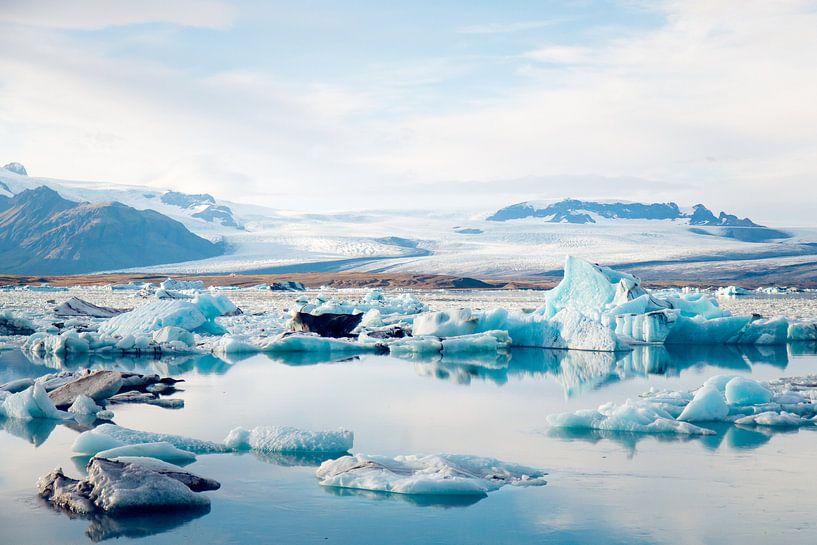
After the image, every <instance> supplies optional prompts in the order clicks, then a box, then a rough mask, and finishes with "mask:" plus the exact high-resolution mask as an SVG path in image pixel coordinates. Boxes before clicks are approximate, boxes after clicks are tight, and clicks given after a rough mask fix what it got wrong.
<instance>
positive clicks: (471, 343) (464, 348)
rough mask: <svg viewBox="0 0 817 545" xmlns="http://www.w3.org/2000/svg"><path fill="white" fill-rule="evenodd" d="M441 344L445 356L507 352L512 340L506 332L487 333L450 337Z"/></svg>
mask: <svg viewBox="0 0 817 545" xmlns="http://www.w3.org/2000/svg"><path fill="white" fill-rule="evenodd" d="M441 344H442V352H443V355H451V354H463V353H474V352H490V353H495V352H498V351H501V350H507V349H508V348H509V347H510V344H511V338H510V336H509V335H508V333H507V332H506V331H486V332H485V333H476V334H474V335H461V336H459V337H448V338H446V339H443V340H442V343H441Z"/></svg>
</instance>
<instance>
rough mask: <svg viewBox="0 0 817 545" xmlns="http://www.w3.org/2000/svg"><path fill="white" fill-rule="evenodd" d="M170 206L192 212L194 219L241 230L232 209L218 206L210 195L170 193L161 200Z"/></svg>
mask: <svg viewBox="0 0 817 545" xmlns="http://www.w3.org/2000/svg"><path fill="white" fill-rule="evenodd" d="M159 200H161V201H162V202H163V203H165V204H168V205H170V206H177V207H179V208H183V209H187V210H191V211H192V214H190V215H191V216H192V217H194V218H199V219H203V220H204V221H209V222H211V223H220V224H221V225H224V226H225V227H236V228H240V226H239V225H238V222H237V221H236V220H235V218H234V217H233V211H232V210H230V207H228V206H224V205H220V204H216V199H215V198H214V197H213V196H212V195H210V194H208V193H198V194H192V195H191V194H188V193H179V192H178V191H168V192H167V193H164V194H162V196H161V197H160V198H159Z"/></svg>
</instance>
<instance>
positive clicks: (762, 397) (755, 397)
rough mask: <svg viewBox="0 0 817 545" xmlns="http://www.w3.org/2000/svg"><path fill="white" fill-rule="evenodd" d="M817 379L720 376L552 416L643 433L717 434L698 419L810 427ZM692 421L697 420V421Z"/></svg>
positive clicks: (571, 423) (563, 423) (557, 422)
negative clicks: (688, 388)
mask: <svg viewBox="0 0 817 545" xmlns="http://www.w3.org/2000/svg"><path fill="white" fill-rule="evenodd" d="M814 399H817V378H813V377H794V378H785V379H781V380H779V381H775V382H771V383H768V384H766V383H763V382H759V381H755V380H752V379H749V378H744V377H735V376H730V375H717V376H714V377H711V378H710V379H708V380H707V381H706V382H704V384H703V385H702V386H701V387H700V388H698V389H697V390H695V391H694V392H691V393H690V392H676V391H671V390H661V391H656V390H650V391H648V392H645V393H643V394H641V396H640V399H638V400H627V402H626V403H625V404H624V405H621V406H618V405H615V404H614V403H607V404H604V405H602V406H600V407H599V408H598V410H596V411H594V410H579V411H576V412H573V413H563V414H556V415H550V416H548V417H547V421H548V423H549V424H550V425H551V426H553V427H555V428H573V429H598V430H611V431H625V432H639V433H665V432H673V433H685V434H699V435H712V434H715V431H713V430H710V429H708V428H705V427H702V426H699V425H697V424H701V423H706V422H734V423H735V424H739V425H744V426H769V427H794V426H810V425H814V424H815V418H817V404H815V403H813V400H814ZM692 422H694V423H696V424H691V423H692Z"/></svg>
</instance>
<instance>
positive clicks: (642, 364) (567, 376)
mask: <svg viewBox="0 0 817 545" xmlns="http://www.w3.org/2000/svg"><path fill="white" fill-rule="evenodd" d="M807 349H811V350H813V352H807V351H806V350H807ZM797 350H798V355H802V354H805V353H817V345H814V344H813V343H811V346H810V347H804V346H798V347H797ZM412 361H414V362H415V363H414V365H415V370H416V372H417V374H419V375H422V376H429V377H434V378H437V379H440V380H447V381H451V382H456V383H458V384H465V385H467V384H470V383H471V381H472V380H474V379H477V380H485V381H490V382H493V383H495V384H499V385H502V384H505V383H506V382H508V379H509V378H510V377H514V376H516V377H519V378H523V377H543V376H550V377H552V378H554V379H555V380H556V381H558V382H559V383H560V384H561V385H562V388H563V389H564V392H565V395H566V396H567V397H573V396H576V395H578V394H581V393H582V392H586V391H589V390H595V389H598V388H601V387H603V386H605V385H607V384H610V383H614V382H620V381H624V380H628V379H631V378H634V377H644V376H647V375H667V376H679V375H680V374H681V372H682V371H684V370H686V369H691V368H703V367H715V368H719V369H726V370H735V371H751V369H752V365H754V364H759V363H761V364H766V365H773V366H775V367H779V368H781V369H784V368H785V367H786V366H787V365H788V362H789V353H788V350H787V347H786V346H737V345H731V346H724V345H667V346H660V345H641V346H636V347H635V349H634V350H632V351H631V352H615V353H612V352H589V351H580V350H550V349H540V348H514V349H512V350H511V351H510V353H509V354H500V355H498V356H494V355H493V354H491V355H490V356H485V355H483V356H481V357H470V358H468V359H466V360H463V359H452V358H449V357H446V356H443V357H440V356H435V357H433V358H427V359H418V358H417V357H416V356H415V357H413V358H412Z"/></svg>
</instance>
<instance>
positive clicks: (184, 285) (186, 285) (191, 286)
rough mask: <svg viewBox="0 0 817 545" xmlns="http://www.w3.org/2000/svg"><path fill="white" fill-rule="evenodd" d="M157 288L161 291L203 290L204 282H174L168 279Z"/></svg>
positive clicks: (174, 280) (172, 279)
mask: <svg viewBox="0 0 817 545" xmlns="http://www.w3.org/2000/svg"><path fill="white" fill-rule="evenodd" d="M159 287H160V288H161V289H163V290H203V289H204V282H203V281H201V280H176V279H175V278H168V279H167V280H165V281H164V282H162V283H161V284H159Z"/></svg>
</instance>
